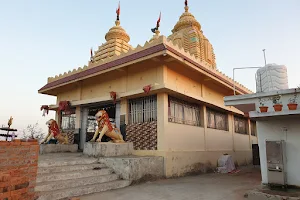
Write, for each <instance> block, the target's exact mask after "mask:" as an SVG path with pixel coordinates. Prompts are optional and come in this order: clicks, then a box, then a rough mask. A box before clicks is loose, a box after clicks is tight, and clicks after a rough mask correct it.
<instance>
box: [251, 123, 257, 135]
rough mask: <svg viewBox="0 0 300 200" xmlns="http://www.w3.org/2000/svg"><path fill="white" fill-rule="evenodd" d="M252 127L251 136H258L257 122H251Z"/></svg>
mask: <svg viewBox="0 0 300 200" xmlns="http://www.w3.org/2000/svg"><path fill="white" fill-rule="evenodd" d="M250 127H251V135H252V136H256V122H254V121H251V122H250Z"/></svg>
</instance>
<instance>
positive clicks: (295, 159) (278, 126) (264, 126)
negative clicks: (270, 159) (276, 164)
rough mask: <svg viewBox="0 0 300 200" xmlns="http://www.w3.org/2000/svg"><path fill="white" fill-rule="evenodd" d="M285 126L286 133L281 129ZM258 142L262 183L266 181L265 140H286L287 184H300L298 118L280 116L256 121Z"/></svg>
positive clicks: (299, 128)
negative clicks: (275, 118) (274, 118)
mask: <svg viewBox="0 0 300 200" xmlns="http://www.w3.org/2000/svg"><path fill="white" fill-rule="evenodd" d="M283 127H287V129H288V131H287V134H286V132H285V131H283V130H282V128H283ZM257 132H258V144H259V151H260V152H259V153H260V164H261V174H262V183H264V184H266V183H268V177H267V162H266V144H265V141H266V140H284V141H286V158H287V163H286V167H287V168H286V169H287V184H288V185H296V186H300V173H299V172H300V170H299V167H300V118H287V117H285V118H280V119H277V120H268V121H257Z"/></svg>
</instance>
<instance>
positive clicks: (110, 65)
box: [38, 2, 257, 177]
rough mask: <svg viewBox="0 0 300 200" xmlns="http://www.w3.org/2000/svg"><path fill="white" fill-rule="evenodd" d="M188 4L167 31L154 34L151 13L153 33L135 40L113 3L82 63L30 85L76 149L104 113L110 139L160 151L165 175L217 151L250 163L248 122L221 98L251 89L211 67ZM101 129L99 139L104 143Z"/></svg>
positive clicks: (148, 152) (90, 137) (195, 165)
mask: <svg viewBox="0 0 300 200" xmlns="http://www.w3.org/2000/svg"><path fill="white" fill-rule="evenodd" d="M127 3H128V2H127ZM191 9H192V8H191ZM191 9H189V6H188V4H187V2H186V5H185V7H184V9H183V13H182V15H181V16H180V18H179V20H178V22H177V23H176V24H175V26H174V28H173V29H172V34H171V35H169V36H163V35H160V31H159V25H160V24H159V23H160V20H163V19H161V17H159V20H158V21H157V25H156V28H154V29H152V31H153V32H154V35H153V36H151V35H150V34H149V40H148V41H143V44H142V45H138V46H137V47H132V46H131V45H130V37H134V36H133V35H128V34H127V33H126V30H125V29H126V27H122V26H121V24H122V23H121V22H122V17H121V16H120V9H118V10H117V20H116V21H115V25H114V26H113V27H112V28H111V29H109V31H108V32H107V33H106V34H105V43H104V44H102V45H101V46H99V47H98V49H96V51H92V52H91V59H90V60H89V61H88V64H87V65H85V66H83V67H79V68H78V69H72V70H70V71H69V72H62V73H61V74H59V75H56V76H54V77H49V78H48V81H47V84H46V85H44V86H43V87H42V88H41V89H40V90H39V91H38V92H39V93H40V94H47V95H52V96H56V97H57V103H56V105H47V106H43V109H44V110H46V111H48V110H50V112H51V110H54V111H55V112H56V118H55V121H57V124H58V126H59V128H60V129H61V130H62V131H63V132H68V133H69V132H72V133H74V143H76V144H78V145H79V149H80V150H83V148H84V146H85V144H86V143H89V142H94V141H95V140H97V137H98V135H97V134H99V135H101V134H102V133H101V130H103V129H104V128H103V126H101V127H100V125H99V124H98V122H99V123H100V121H101V120H102V117H103V116H104V114H105V113H107V115H108V116H109V122H110V123H109V125H107V126H108V128H106V129H108V131H114V130H115V132H114V133H113V135H114V137H115V138H117V139H115V141H123V140H124V141H125V142H129V143H133V147H134V152H133V154H134V155H137V156H161V157H163V159H164V173H165V176H167V177H171V176H181V175H184V174H186V173H189V172H193V171H199V170H203V169H204V168H205V167H207V166H216V165H217V160H218V158H219V157H220V156H221V155H223V154H225V153H227V154H230V155H232V156H233V159H234V161H235V162H236V163H238V164H240V165H243V164H249V163H251V162H252V145H253V144H257V137H256V127H255V122H252V121H250V119H249V118H247V117H246V116H244V113H243V112H242V111H240V110H238V109H236V108H234V107H231V106H225V105H224V99H223V98H224V96H230V95H233V87H234V85H235V88H236V94H250V93H252V92H251V91H250V90H249V89H247V88H246V87H244V86H243V85H241V84H239V83H234V81H233V80H232V79H231V78H229V77H228V76H226V75H225V74H223V73H222V72H220V71H219V70H218V68H217V64H216V56H215V54H214V49H213V46H212V44H211V43H210V41H209V40H208V38H207V37H209V36H208V35H204V34H205V32H204V31H203V29H205V27H201V25H200V23H199V22H198V21H197V19H196V18H195V17H194V16H193V14H192V13H191V11H190V10H191ZM158 14H159V13H158ZM179 14H180V13H179ZM113 20H114V19H111V21H112V23H113ZM154 20H155V19H154ZM154 22H155V21H154ZM149 27H150V28H151V26H150V25H149ZM150 28H149V32H150ZM150 33H151V32H150ZM141 42H142V41H141ZM101 110H104V111H106V112H105V113H104V114H102V113H100V114H99V113H98V112H99V111H101ZM97 113H98V114H97ZM96 114H97V115H96ZM105 116H106V114H105ZM46 117H47V115H46ZM97 120H98V121H97ZM104 127H105V126H104ZM98 129H99V131H98V133H97V134H96V135H95V132H97V130H98ZM117 130H119V132H120V133H119V132H118V131H117ZM105 131H107V130H105ZM109 134H110V133H109ZM109 134H108V132H106V133H105V134H104V133H103V134H102V135H103V137H102V138H100V140H101V141H102V142H108V141H109V140H110V136H109ZM119 134H121V135H122V137H121V136H120V135H119ZM94 136H95V137H94ZM96 136H97V137H96ZM98 141H99V140H98Z"/></svg>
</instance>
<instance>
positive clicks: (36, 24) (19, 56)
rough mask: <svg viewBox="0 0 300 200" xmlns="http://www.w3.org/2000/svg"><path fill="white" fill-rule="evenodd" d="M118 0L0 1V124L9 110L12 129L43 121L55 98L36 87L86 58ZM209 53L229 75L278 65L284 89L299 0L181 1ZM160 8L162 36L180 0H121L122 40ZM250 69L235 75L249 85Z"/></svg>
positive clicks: (292, 69) (291, 72) (147, 33)
mask: <svg viewBox="0 0 300 200" xmlns="http://www.w3.org/2000/svg"><path fill="white" fill-rule="evenodd" d="M118 2H119V1H118V0H107V1H104V0H85V1H82V0H63V1H61V0H26V1H24V0H10V1H7V0H0V25H1V27H0V70H1V74H0V97H1V101H0V126H1V125H2V124H3V125H7V121H8V119H9V117H10V116H13V118H14V121H13V125H12V127H13V128H17V129H18V131H19V133H20V132H22V130H23V129H24V128H25V127H26V126H27V125H28V124H34V123H36V122H38V123H39V125H40V127H41V128H43V130H46V129H47V127H46V125H45V122H46V121H47V120H49V119H50V118H53V117H54V112H53V111H50V114H49V115H48V116H46V117H42V112H41V111H40V110H39V109H40V106H41V105H44V104H48V105H49V104H55V102H56V98H55V97H52V96H47V95H42V94H38V89H40V88H41V87H42V86H44V85H45V84H46V83H47V77H49V76H55V75H58V74H60V73H63V72H67V71H69V70H72V69H74V68H78V67H81V66H83V65H86V64H87V63H88V60H89V56H90V48H91V47H93V49H94V50H95V49H97V47H98V46H100V45H101V44H102V43H104V42H105V39H104V36H105V34H106V33H107V31H108V30H109V29H110V28H111V27H112V26H113V25H114V21H115V18H116V12H115V11H116V8H117V6H118ZM189 7H190V12H191V13H192V14H193V15H194V16H195V17H196V19H197V20H198V21H199V22H200V24H201V26H202V30H203V32H204V34H205V36H206V37H207V38H208V39H209V40H210V42H211V43H212V45H213V47H214V51H215V54H216V62H217V67H218V68H219V69H220V70H221V71H222V72H224V73H225V74H226V75H228V76H232V69H233V68H235V67H256V66H263V65H264V57H263V52H262V49H266V58H267V62H268V63H277V64H283V65H286V66H287V68H288V76H289V86H290V88H293V87H296V86H298V85H300V82H299V78H298V77H299V75H298V74H297V73H300V70H299V68H298V67H300V65H299V64H298V63H299V62H297V61H298V58H299V57H300V56H299V55H300V39H299V37H300V12H299V10H300V1H299V0H285V1H282V0H245V1H241V0H227V1H220V0H206V1H204V0H189ZM160 11H161V12H162V19H161V27H160V31H161V34H163V35H165V36H168V35H170V34H171V30H172V28H173V27H174V25H175V24H176V22H177V21H178V19H179V16H180V15H181V14H182V13H183V11H184V0H151V1H146V0H121V16H120V20H121V26H122V27H123V28H124V29H125V30H126V31H127V33H128V34H129V35H130V37H131V41H130V44H131V45H132V46H134V47H135V46H137V45H138V44H141V45H143V44H144V43H145V41H146V40H149V39H150V38H151V37H152V32H151V28H154V27H155V25H156V20H157V18H158V16H159V12H160ZM255 72H256V70H254V69H251V70H240V71H236V73H235V78H236V80H237V81H239V82H240V83H242V84H243V85H245V86H246V87H248V88H250V89H251V90H253V91H255Z"/></svg>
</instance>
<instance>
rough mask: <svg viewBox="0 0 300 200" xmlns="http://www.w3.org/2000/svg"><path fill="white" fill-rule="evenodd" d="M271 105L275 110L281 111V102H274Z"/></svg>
mask: <svg viewBox="0 0 300 200" xmlns="http://www.w3.org/2000/svg"><path fill="white" fill-rule="evenodd" d="M273 107H274V110H275V112H279V111H282V105H281V104H275V105H274V106H273Z"/></svg>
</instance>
